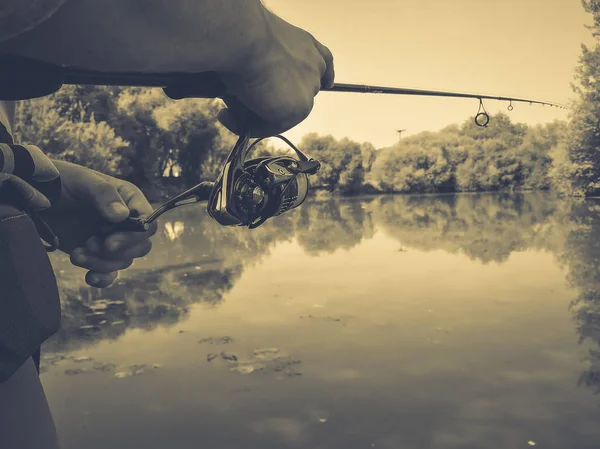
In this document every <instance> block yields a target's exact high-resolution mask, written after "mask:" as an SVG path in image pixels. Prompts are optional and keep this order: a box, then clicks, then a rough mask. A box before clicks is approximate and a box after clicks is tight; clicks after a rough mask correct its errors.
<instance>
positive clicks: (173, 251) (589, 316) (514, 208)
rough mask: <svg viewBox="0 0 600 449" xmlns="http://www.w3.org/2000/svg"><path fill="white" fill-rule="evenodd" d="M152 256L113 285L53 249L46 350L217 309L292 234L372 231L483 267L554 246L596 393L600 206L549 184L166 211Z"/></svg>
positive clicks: (319, 238) (325, 242)
mask: <svg viewBox="0 0 600 449" xmlns="http://www.w3.org/2000/svg"><path fill="white" fill-rule="evenodd" d="M168 218H170V219H171V221H168V220H163V221H162V222H161V225H160V231H159V233H158V234H157V235H156V237H155V238H154V247H153V250H152V253H151V254H150V255H149V256H148V257H146V258H145V259H142V260H139V261H136V263H135V265H134V266H133V267H132V268H130V269H128V270H126V271H125V272H123V273H122V274H121V277H120V279H119V281H118V282H116V283H115V284H114V285H113V286H111V287H109V288H106V289H103V290H97V289H93V288H89V287H87V286H85V285H84V284H83V275H84V272H83V270H80V269H77V268H74V267H72V266H71V265H70V263H69V261H68V259H67V258H66V257H64V255H62V256H61V255H54V254H53V255H52V256H51V258H52V262H53V265H54V266H55V269H56V271H57V273H58V276H57V277H58V280H59V285H60V288H61V293H62V295H61V296H62V303H63V304H62V305H63V323H62V328H61V330H60V332H59V333H58V334H57V335H55V336H54V337H52V338H51V339H50V340H49V341H48V342H47V343H46V344H45V346H44V351H45V352H56V351H64V350H70V349H75V348H78V347H83V346H86V345H89V344H93V343H94V342H97V341H99V340H102V339H116V338H118V337H119V336H120V335H122V334H123V333H124V332H125V330H126V329H128V328H141V329H148V330H150V329H153V328H155V327H157V326H172V325H174V324H175V323H177V322H178V321H180V320H182V319H183V318H185V317H186V316H187V314H188V310H189V307H190V306H191V305H193V304H198V303H203V304H206V305H208V306H218V305H219V303H221V301H222V300H223V297H224V295H225V294H226V293H227V292H228V291H229V290H230V289H231V288H232V286H233V285H234V283H235V282H236V281H237V279H238V278H239V277H240V276H241V274H242V272H243V269H244V267H247V266H252V265H254V264H256V263H259V262H260V261H261V260H262V259H263V258H264V257H265V256H267V255H268V254H269V253H270V251H271V249H272V248H273V247H274V245H275V244H277V243H279V242H291V241H293V240H295V241H296V243H297V244H298V245H299V246H300V247H301V248H303V249H304V251H305V252H306V254H307V255H309V256H315V257H317V256H319V255H320V254H324V253H331V252H334V251H336V250H339V249H350V248H352V247H355V246H357V245H359V244H360V243H361V242H362V241H364V240H366V239H370V238H372V237H373V236H374V235H375V234H376V232H377V231H381V232H384V233H385V234H386V235H388V236H389V237H391V238H393V239H395V240H397V241H398V242H399V243H400V244H401V245H402V246H403V247H408V248H413V249H417V250H419V251H425V252H427V251H433V250H443V251H446V252H449V253H452V254H464V255H466V256H467V257H469V258H470V259H471V260H475V261H478V262H480V263H483V264H487V263H492V262H495V263H503V262H506V260H507V259H508V258H509V257H510V255H511V254H512V253H513V252H518V251H525V250H536V251H546V252H549V253H551V254H553V255H554V256H555V257H556V259H557V261H558V262H559V263H560V264H561V265H562V266H563V268H564V269H565V271H566V273H567V279H568V282H569V284H570V285H571V286H572V287H574V288H575V289H576V290H577V291H578V292H579V293H578V296H577V297H576V298H574V299H573V300H572V301H571V304H570V308H571V311H572V314H573V317H574V320H575V322H576V327H577V331H578V333H579V339H580V343H583V342H588V343H592V345H593V348H592V349H590V351H589V367H588V369H586V370H585V372H583V373H582V374H581V377H580V384H582V385H586V386H588V387H591V388H593V389H594V390H595V391H596V392H600V203H599V202H591V201H587V202H570V201H565V200H557V199H556V198H554V197H553V196H552V195H550V194H548V193H525V194H510V195H509V194H463V195H445V196H426V195H424V196H381V197H370V198H361V199H357V198H351V199H341V198H335V199H326V200H322V201H316V200H311V201H308V202H307V203H306V204H305V205H304V206H303V207H301V208H299V209H296V210H294V211H292V212H290V213H288V214H285V215H283V216H280V217H276V218H275V219H273V220H270V221H269V222H267V223H266V224H264V225H263V226H261V227H260V228H258V229H254V230H251V231H250V230H248V229H246V228H224V227H221V226H219V225H218V224H216V223H214V222H213V221H211V220H210V219H208V218H207V217H206V214H205V212H204V210H202V209H201V208H183V209H182V210H181V211H177V212H172V213H171V217H168Z"/></svg>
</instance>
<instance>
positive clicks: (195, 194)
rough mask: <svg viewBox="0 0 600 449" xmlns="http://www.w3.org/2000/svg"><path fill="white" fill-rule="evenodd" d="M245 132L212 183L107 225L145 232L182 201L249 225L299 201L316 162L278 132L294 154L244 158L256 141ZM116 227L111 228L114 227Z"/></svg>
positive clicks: (221, 219) (220, 218) (235, 223)
mask: <svg viewBox="0 0 600 449" xmlns="http://www.w3.org/2000/svg"><path fill="white" fill-rule="evenodd" d="M249 135H250V134H249V132H244V133H241V135H240V137H239V139H238V140H237V142H236V144H235V146H234V147H233V149H232V150H231V153H229V156H228V158H227V160H226V162H225V165H224V166H223V169H222V170H221V173H220V175H219V177H218V178H217V180H216V181H215V182H202V183H200V184H198V185H196V186H194V187H192V188H191V189H189V190H187V191H185V192H183V193H181V194H180V195H177V196H176V197H174V198H172V199H170V200H169V201H167V202H166V203H164V204H163V205H162V206H160V207H159V208H158V209H156V210H155V211H154V212H153V213H152V214H150V215H149V216H148V217H146V218H137V217H133V216H132V217H129V218H128V219H127V220H125V221H123V222H121V223H118V224H116V225H115V227H111V229H110V230H107V233H112V232H115V231H141V232H143V231H146V230H148V229H149V227H150V224H151V223H152V222H153V221H154V220H156V219H157V218H158V217H159V216H160V215H162V214H163V213H165V212H167V211H168V210H171V209H174V208H175V207H178V206H182V205H185V204H192V203H197V202H200V201H207V200H208V204H207V212H208V214H209V215H210V216H211V217H212V218H213V219H214V220H215V221H217V222H218V223H219V224H220V225H222V226H246V227H248V228H249V229H254V228H257V227H258V226H260V225H261V224H263V223H264V222H265V221H267V220H268V219H269V218H271V217H275V216H278V215H281V214H283V213H284V212H287V211H289V210H291V209H295V208H296V207H298V206H300V205H301V204H302V203H303V202H304V200H305V199H306V197H307V196H308V191H309V180H308V175H313V174H315V173H317V171H319V168H320V167H321V163H320V162H319V161H317V160H315V159H312V158H309V157H307V156H306V155H305V154H304V153H303V152H302V151H300V150H299V149H298V148H296V147H295V146H294V145H293V144H292V143H291V142H290V141H289V140H288V139H286V138H285V137H283V136H280V135H277V136H273V137H276V138H279V139H281V140H283V141H284V142H285V143H287V144H288V145H289V146H290V147H291V148H292V149H293V150H294V151H295V153H296V155H297V156H298V158H297V159H296V158H294V157H292V156H287V155H280V156H266V157H265V156H263V157H257V158H254V159H247V158H248V155H249V154H250V152H251V151H252V150H253V149H254V148H255V147H256V145H257V144H258V143H259V142H260V141H262V140H264V139H265V138H264V137H263V138H260V139H256V140H255V141H254V142H252V143H250V137H249ZM115 228H116V229H115Z"/></svg>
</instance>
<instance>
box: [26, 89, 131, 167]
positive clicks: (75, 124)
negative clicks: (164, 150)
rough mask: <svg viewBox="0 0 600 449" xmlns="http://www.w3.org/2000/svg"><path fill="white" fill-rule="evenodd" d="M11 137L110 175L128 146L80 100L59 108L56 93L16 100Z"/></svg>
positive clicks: (61, 158)
mask: <svg viewBox="0 0 600 449" xmlns="http://www.w3.org/2000/svg"><path fill="white" fill-rule="evenodd" d="M61 112H62V113H61ZM70 118H71V119H70ZM15 138H16V140H17V141H20V142H23V143H30V144H33V145H36V146H39V147H41V148H42V150H43V151H44V152H45V153H47V154H49V155H50V156H51V157H52V158H55V159H60V160H66V161H69V162H74V163H76V164H81V165H84V166H86V167H88V168H91V169H94V170H97V171H100V172H103V173H106V174H111V175H115V174H119V165H120V162H121V158H122V155H123V152H124V151H125V150H127V148H128V143H127V142H126V141H124V140H123V139H122V138H120V137H118V136H117V135H116V133H115V131H114V130H113V129H112V128H111V127H110V125H109V124H108V123H107V122H105V121H97V120H96V118H95V116H94V113H89V112H87V111H86V110H85V107H84V106H83V105H82V103H81V102H72V103H71V104H70V105H69V106H68V107H63V108H61V107H60V103H59V102H57V97H56V96H47V97H43V98H38V99H35V100H29V101H22V102H18V103H17V107H16V114H15Z"/></svg>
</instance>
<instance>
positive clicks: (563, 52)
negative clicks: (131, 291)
mask: <svg viewBox="0 0 600 449" xmlns="http://www.w3.org/2000/svg"><path fill="white" fill-rule="evenodd" d="M264 3H265V4H266V5H267V6H268V7H269V8H270V9H271V10H273V11H274V12H275V13H277V14H278V15H280V16H281V17H283V18H284V19H285V20H287V21H288V22H291V23H293V24H294V25H297V26H299V27H302V28H304V29H305V30H307V31H309V32H310V33H312V34H313V35H314V36H315V37H316V38H317V39H318V40H320V41H321V42H322V43H323V44H325V45H327V46H328V47H329V48H330V50H331V51H332V53H333V55H334V58H335V68H336V82H343V83H361V84H374V85H389V86H394V87H411V88H422V89H431V90H455V91H459V92H474V93H480V94H489V95H502V96H514V97H526V98H531V99H538V100H545V101H550V102H556V103H567V102H568V101H569V99H570V98H572V97H573V93H572V90H571V87H570V83H571V82H572V80H573V74H574V68H575V67H576V65H577V63H578V58H579V55H580V54H581V44H582V43H584V42H585V43H587V44H591V43H593V39H592V37H591V33H590V32H589V30H587V29H586V28H585V27H584V25H585V24H590V23H591V16H590V15H589V14H587V13H585V12H584V10H583V8H582V6H581V3H580V1H579V0H363V1H356V0H349V1H343V0H265V1H264ZM484 105H485V107H486V109H487V110H488V112H489V113H491V114H492V120H493V114H494V113H496V112H498V111H504V112H507V113H508V114H509V116H510V117H511V119H512V120H513V122H523V123H527V124H536V123H546V122H549V121H552V120H554V119H557V118H558V119H566V118H567V113H566V112H565V111H563V110H561V109H558V108H550V107H548V106H541V105H532V106H530V105H529V104H528V103H513V106H514V110H513V111H512V112H508V111H506V107H507V106H508V103H506V102H500V101H494V100H487V101H485V102H484ZM478 106H479V103H478V100H476V99H454V98H433V97H415V96H398V95H381V94H379V95H375V94H352V93H340V92H321V93H319V95H318V96H317V98H316V100H315V107H314V109H313V112H312V113H311V115H310V116H309V117H308V118H307V119H306V120H305V121H304V122H302V123H301V124H300V125H298V126H296V127H295V128H294V129H292V130H290V131H288V132H287V133H286V134H285V135H286V136H287V137H288V138H290V139H291V140H292V141H294V142H298V141H299V140H300V138H301V137H302V136H303V135H304V134H306V133H308V132H317V133H319V134H322V135H326V134H332V135H333V136H334V137H336V138H342V137H350V138H351V139H353V140H356V141H359V142H363V141H369V142H371V143H373V144H374V145H375V146H376V147H378V148H379V147H384V146H389V145H392V144H394V143H395V142H397V140H398V134H397V133H396V131H395V130H396V129H398V128H402V129H404V128H405V129H407V132H406V133H403V137H404V136H406V135H410V134H415V133H417V132H420V131H425V130H430V131H435V130H439V129H441V128H443V127H444V126H447V125H449V124H452V123H462V122H463V121H464V120H466V119H467V118H469V116H472V115H474V114H475V113H476V112H477V108H478ZM273 143H275V142H273Z"/></svg>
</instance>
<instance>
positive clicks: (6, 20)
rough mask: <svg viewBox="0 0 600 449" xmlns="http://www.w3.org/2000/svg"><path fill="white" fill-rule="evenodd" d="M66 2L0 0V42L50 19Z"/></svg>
mask: <svg viewBox="0 0 600 449" xmlns="http://www.w3.org/2000/svg"><path fill="white" fill-rule="evenodd" d="M67 1H68V0H0V42H2V41H4V40H7V39H10V38H13V37H15V36H18V35H19V34H22V33H25V32H27V31H29V30H31V29H32V28H34V27H36V26H38V25H39V24H40V23H42V22H43V21H45V20H47V19H48V18H50V16H51V15H52V14H54V13H55V12H56V11H57V10H58V9H59V8H60V7H61V6H62V5H63V4H64V3H66V2H67Z"/></svg>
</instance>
